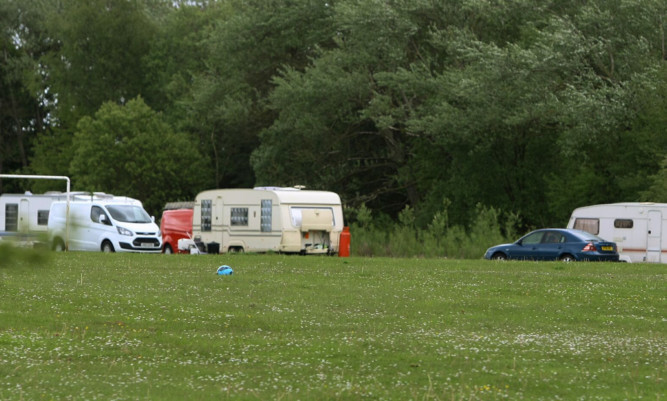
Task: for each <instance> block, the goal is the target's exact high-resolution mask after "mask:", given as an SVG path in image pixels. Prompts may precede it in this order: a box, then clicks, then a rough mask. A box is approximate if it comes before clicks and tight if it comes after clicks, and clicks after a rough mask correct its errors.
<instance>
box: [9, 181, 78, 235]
mask: <svg viewBox="0 0 667 401" xmlns="http://www.w3.org/2000/svg"><path fill="white" fill-rule="evenodd" d="M66 199H67V193H66V192H46V193H44V194H32V193H30V192H26V193H23V194H2V195H0V238H5V237H21V239H26V238H27V239H29V240H32V239H37V237H39V236H40V235H46V229H47V224H48V221H49V209H50V208H51V203H53V202H54V201H58V200H66Z"/></svg>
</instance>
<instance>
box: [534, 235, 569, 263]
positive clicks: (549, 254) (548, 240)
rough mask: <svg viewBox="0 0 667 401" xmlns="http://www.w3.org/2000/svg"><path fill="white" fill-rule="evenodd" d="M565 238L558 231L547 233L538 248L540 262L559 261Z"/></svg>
mask: <svg viewBox="0 0 667 401" xmlns="http://www.w3.org/2000/svg"><path fill="white" fill-rule="evenodd" d="M565 241H566V239H565V236H564V235H563V234H562V233H560V232H558V231H546V232H545V233H544V236H543V237H542V241H541V243H540V245H539V247H538V250H537V252H538V254H539V260H557V259H558V258H559V257H560V254H561V252H562V251H563V244H564V243H565Z"/></svg>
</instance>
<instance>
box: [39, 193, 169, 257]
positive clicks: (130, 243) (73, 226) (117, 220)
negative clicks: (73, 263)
mask: <svg viewBox="0 0 667 401" xmlns="http://www.w3.org/2000/svg"><path fill="white" fill-rule="evenodd" d="M68 206H69V213H67V209H68ZM48 236H49V241H50V243H51V245H52V247H53V249H55V250H65V249H68V250H73V251H103V252H143V253H160V252H161V251H162V235H161V233H160V228H159V227H158V226H157V225H156V224H155V221H154V218H152V217H150V216H149V215H148V213H146V211H145V210H144V208H143V206H142V204H141V202H140V201H138V200H136V199H132V198H127V197H124V196H113V195H106V194H94V195H92V196H88V197H84V196H81V197H75V199H74V200H73V201H70V202H69V203H68V202H63V201H56V202H53V203H52V204H51V210H50V212H49V223H48Z"/></svg>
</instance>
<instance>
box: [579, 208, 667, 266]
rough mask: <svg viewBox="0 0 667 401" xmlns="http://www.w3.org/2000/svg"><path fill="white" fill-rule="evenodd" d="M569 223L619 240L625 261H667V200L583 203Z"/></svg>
mask: <svg viewBox="0 0 667 401" xmlns="http://www.w3.org/2000/svg"><path fill="white" fill-rule="evenodd" d="M567 227H568V228H578V229H581V230H584V231H588V232H590V233H591V234H596V235H599V236H600V237H602V238H604V239H606V240H607V241H613V242H615V243H616V245H617V246H618V253H619V254H620V260H621V261H624V262H653V263H667V203H632V202H627V203H612V204H605V205H593V206H585V207H580V208H577V209H575V210H574V211H573V212H572V216H571V217H570V221H569V223H568V224H567Z"/></svg>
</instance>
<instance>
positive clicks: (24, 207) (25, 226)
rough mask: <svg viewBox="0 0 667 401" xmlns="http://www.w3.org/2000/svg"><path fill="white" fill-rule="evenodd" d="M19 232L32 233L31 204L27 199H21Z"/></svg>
mask: <svg viewBox="0 0 667 401" xmlns="http://www.w3.org/2000/svg"><path fill="white" fill-rule="evenodd" d="M17 231H18V232H20V233H27V232H29V231H30V202H29V201H28V200H27V199H21V203H20V204H19V221H18V230H17Z"/></svg>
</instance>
